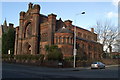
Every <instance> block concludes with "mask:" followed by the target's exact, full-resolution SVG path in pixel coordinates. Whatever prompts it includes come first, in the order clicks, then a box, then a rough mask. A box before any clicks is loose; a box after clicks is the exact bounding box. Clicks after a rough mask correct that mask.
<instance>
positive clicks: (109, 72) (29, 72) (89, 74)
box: [2, 63, 119, 80]
mask: <svg viewBox="0 0 120 80" xmlns="http://www.w3.org/2000/svg"><path fill="white" fill-rule="evenodd" d="M118 71H119V69H118V66H107V67H106V69H92V70H91V69H90V68H89V67H87V68H76V69H74V68H47V67H40V66H28V65H21V64H8V63H3V64H2V78H3V79H6V78H9V79H10V78H21V79H22V78H24V79H25V78H26V79H27V78H39V79H44V80H45V79H47V80H49V79H50V78H57V79H59V78H73V79H79V78H83V79H84V78H111V79H112V78H118V77H119V74H118Z"/></svg>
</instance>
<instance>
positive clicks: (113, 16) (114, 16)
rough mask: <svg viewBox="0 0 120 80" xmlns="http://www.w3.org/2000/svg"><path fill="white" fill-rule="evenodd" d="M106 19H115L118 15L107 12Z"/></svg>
mask: <svg viewBox="0 0 120 80" xmlns="http://www.w3.org/2000/svg"><path fill="white" fill-rule="evenodd" d="M107 17H108V18H116V17H118V13H115V12H108V13H107Z"/></svg>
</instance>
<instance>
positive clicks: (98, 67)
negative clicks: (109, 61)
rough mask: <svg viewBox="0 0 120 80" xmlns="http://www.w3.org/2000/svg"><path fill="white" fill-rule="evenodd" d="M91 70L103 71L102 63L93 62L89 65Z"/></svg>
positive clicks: (103, 65)
mask: <svg viewBox="0 0 120 80" xmlns="http://www.w3.org/2000/svg"><path fill="white" fill-rule="evenodd" d="M91 69H105V64H103V63H102V62H93V63H92V64H91Z"/></svg>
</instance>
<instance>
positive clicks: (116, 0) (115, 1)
mask: <svg viewBox="0 0 120 80" xmlns="http://www.w3.org/2000/svg"><path fill="white" fill-rule="evenodd" d="M119 1H120V0H112V3H113V5H114V6H116V7H118V2H119Z"/></svg>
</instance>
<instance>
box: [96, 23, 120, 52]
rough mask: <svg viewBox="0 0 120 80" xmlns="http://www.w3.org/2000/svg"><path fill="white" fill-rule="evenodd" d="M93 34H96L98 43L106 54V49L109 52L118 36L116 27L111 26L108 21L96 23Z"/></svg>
mask: <svg viewBox="0 0 120 80" xmlns="http://www.w3.org/2000/svg"><path fill="white" fill-rule="evenodd" d="M95 32H96V33H97V34H98V42H100V43H101V44H103V47H104V51H105V52H108V49H109V50H110V52H111V50H112V49H111V46H112V45H113V44H114V41H115V40H116V38H117V36H118V35H119V34H118V31H117V27H115V26H114V25H112V24H111V22H110V21H105V22H104V23H102V22H101V21H97V24H96V27H95Z"/></svg>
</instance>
